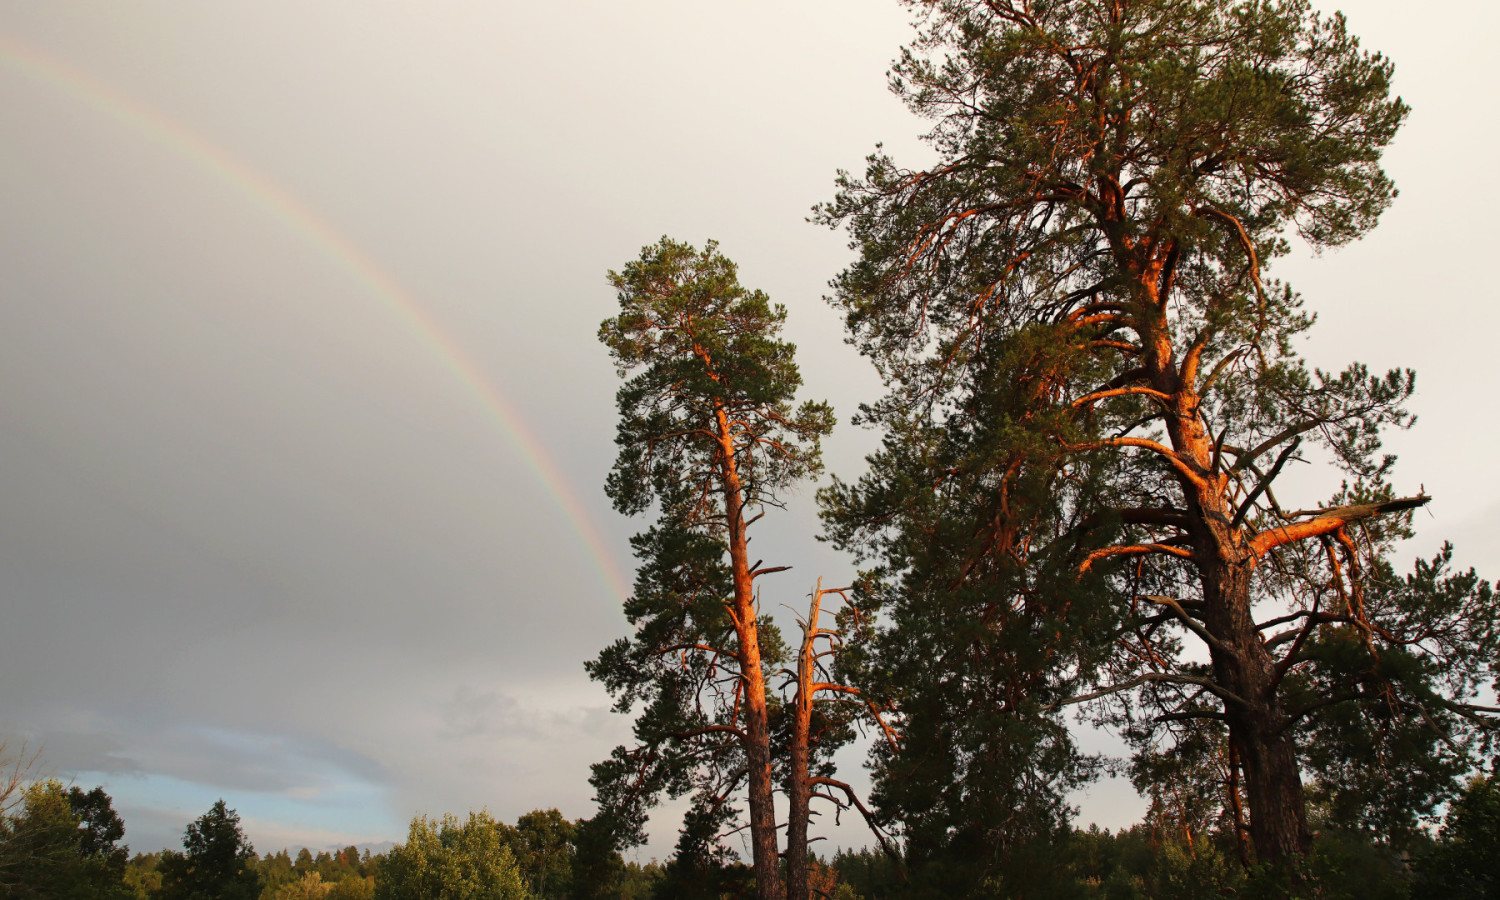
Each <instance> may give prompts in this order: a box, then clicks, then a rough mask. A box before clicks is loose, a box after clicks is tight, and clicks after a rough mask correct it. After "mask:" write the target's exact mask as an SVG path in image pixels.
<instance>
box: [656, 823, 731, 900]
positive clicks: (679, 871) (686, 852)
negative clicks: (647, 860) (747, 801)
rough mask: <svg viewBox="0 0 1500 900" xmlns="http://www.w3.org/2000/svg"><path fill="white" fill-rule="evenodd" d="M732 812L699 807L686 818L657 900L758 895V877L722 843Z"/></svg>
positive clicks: (716, 899)
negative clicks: (721, 835) (723, 833)
mask: <svg viewBox="0 0 1500 900" xmlns="http://www.w3.org/2000/svg"><path fill="white" fill-rule="evenodd" d="M729 819H730V815H729V811H728V810H725V809H723V808H722V807H720V808H717V809H714V808H706V807H703V806H697V805H695V806H694V807H693V808H692V809H690V810H689V811H688V813H687V815H686V816H684V817H683V821H682V830H681V832H680V833H679V835H678V838H677V847H676V849H675V850H674V851H673V853H672V858H671V859H670V860H668V861H667V864H666V865H665V866H663V867H662V877H661V881H659V882H657V884H656V888H655V891H654V893H653V894H652V896H653V897H656V898H659V900H678V898H681V900H720V898H736V897H751V896H754V887H755V878H754V875H753V874H752V873H751V871H750V869H749V868H747V867H746V866H745V865H744V864H743V863H740V862H738V861H736V860H735V859H734V855H733V854H732V853H730V852H729V851H728V850H727V849H726V848H725V847H724V846H723V844H722V843H721V842H720V839H719V834H720V832H721V831H723V829H724V827H725V826H726V825H727V824H728V822H729Z"/></svg>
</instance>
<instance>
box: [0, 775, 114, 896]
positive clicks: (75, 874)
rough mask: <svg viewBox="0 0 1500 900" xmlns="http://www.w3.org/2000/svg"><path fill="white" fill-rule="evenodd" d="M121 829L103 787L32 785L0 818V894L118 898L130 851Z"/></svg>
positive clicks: (54, 782)
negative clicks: (13, 807)
mask: <svg viewBox="0 0 1500 900" xmlns="http://www.w3.org/2000/svg"><path fill="white" fill-rule="evenodd" d="M124 835H125V825H124V823H123V822H121V821H120V817H119V815H117V814H116V813H115V810H114V806H113V804H112V803H111V801H110V797H109V795H108V794H106V793H105V792H104V789H103V788H94V789H93V790H91V791H87V792H85V791H83V790H82V789H80V788H77V787H73V788H64V787H63V785H62V784H61V783H60V782H57V781H54V780H46V781H39V782H35V783H33V784H31V785H29V786H27V787H26V788H25V790H24V791H22V793H21V804H20V807H19V809H18V810H16V811H14V812H13V813H12V814H11V815H6V816H0V896H4V897H14V898H16V900H23V898H38V900H41V898H53V897H55V898H68V900H121V898H124V897H126V896H128V892H127V890H126V888H125V886H124V884H123V879H124V876H125V865H126V859H127V856H128V854H129V850H128V849H127V848H126V847H124V846H121V845H120V844H119V840H120V839H121V838H122V837H124Z"/></svg>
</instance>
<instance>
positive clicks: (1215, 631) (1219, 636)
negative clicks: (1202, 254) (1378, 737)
mask: <svg viewBox="0 0 1500 900" xmlns="http://www.w3.org/2000/svg"><path fill="white" fill-rule="evenodd" d="M1153 277H1154V275H1153ZM1144 287H1145V292H1146V294H1147V295H1148V296H1150V297H1151V298H1152V300H1153V301H1154V300H1155V298H1156V293H1155V290H1154V288H1152V287H1151V286H1150V285H1149V282H1148V284H1147V285H1145V286H1144ZM1157 316H1158V318H1157V319H1156V327H1155V328H1153V329H1149V330H1148V333H1147V335H1146V336H1145V337H1146V340H1145V342H1144V343H1145V344H1146V348H1147V351H1148V352H1147V354H1146V357H1147V358H1146V365H1147V367H1148V369H1149V370H1150V371H1151V381H1152V382H1153V384H1154V386H1155V387H1156V388H1157V389H1158V390H1160V391H1161V392H1162V393H1163V394H1166V395H1167V396H1169V397H1170V398H1171V403H1170V413H1169V415H1167V416H1166V422H1165V424H1166V426H1167V433H1168V435H1169V438H1170V440H1171V445H1172V449H1173V450H1174V451H1175V452H1176V454H1177V457H1178V459H1179V460H1181V461H1182V463H1183V465H1184V466H1185V467H1186V469H1187V471H1181V470H1179V475H1178V480H1179V483H1180V484H1181V485H1182V488H1183V493H1184V495H1185V498H1186V500H1187V503H1186V506H1187V513H1188V519H1189V522H1190V526H1189V529H1188V530H1189V532H1190V534H1191V535H1192V542H1193V547H1192V553H1193V557H1192V558H1193V563H1194V565H1195V567H1196V568H1197V570H1198V574H1199V578H1200V579H1201V584H1202V589H1203V625H1204V628H1205V629H1206V630H1207V632H1208V633H1209V635H1210V636H1212V638H1213V639H1214V640H1213V641H1212V642H1211V644H1210V647H1209V653H1210V658H1211V659H1212V661H1213V671H1214V682H1215V683H1216V684H1217V685H1219V686H1220V687H1221V688H1224V689H1226V690H1227V691H1228V692H1229V693H1231V694H1232V695H1233V699H1231V698H1221V699H1222V700H1223V701H1224V712H1225V716H1226V718H1227V720H1228V725H1229V739H1230V741H1231V742H1232V743H1233V744H1234V747H1235V749H1236V750H1237V751H1238V753H1239V758H1240V764H1241V766H1242V767H1243V770H1244V775H1245V794H1246V798H1247V800H1248V801H1249V807H1250V839H1251V842H1252V843H1253V844H1254V846H1255V854H1256V857H1257V858H1258V860H1259V861H1260V862H1263V863H1271V864H1273V865H1277V864H1280V863H1282V862H1285V861H1289V860H1292V859H1296V858H1298V857H1301V856H1305V855H1306V854H1307V852H1308V851H1309V849H1310V847H1311V838H1310V835H1309V834H1308V830H1307V811H1306V801H1305V798H1304V797H1303V793H1302V779H1301V776H1300V773H1299V770H1298V765H1297V756H1296V748H1295V747H1294V746H1293V743H1292V738H1291V735H1290V734H1288V733H1287V732H1286V730H1285V724H1286V718H1285V716H1284V714H1283V712H1282V709H1281V703H1280V700H1279V698H1278V694H1277V688H1278V684H1277V681H1278V675H1277V672H1276V663H1275V661H1274V660H1273V658H1272V656H1271V653H1270V651H1269V650H1267V649H1266V646H1265V643H1264V642H1263V641H1262V640H1261V635H1260V632H1259V631H1258V630H1257V629H1256V627H1255V619H1254V617H1253V615H1252V614H1251V597H1250V581H1251V574H1252V572H1253V571H1254V569H1255V564H1256V562H1257V559H1256V554H1255V552H1254V551H1253V550H1252V549H1251V547H1250V546H1249V543H1248V542H1247V539H1246V536H1245V534H1244V532H1243V530H1241V529H1239V528H1235V527H1232V524H1231V523H1232V522H1233V520H1234V513H1235V509H1234V505H1233V504H1232V503H1231V502H1230V501H1229V498H1228V496H1227V493H1226V491H1227V488H1228V477H1227V476H1226V475H1224V474H1223V473H1222V472H1221V471H1219V465H1218V460H1217V456H1218V453H1219V449H1218V447H1217V445H1216V444H1215V441H1214V438H1213V436H1212V435H1210V434H1209V433H1208V432H1207V431H1206V430H1205V428H1204V426H1203V422H1202V420H1201V419H1200V418H1199V415H1198V405H1199V402H1200V400H1199V397H1198V396H1197V393H1196V392H1195V390H1194V381H1195V376H1194V375H1193V374H1192V371H1191V369H1190V368H1189V367H1188V366H1187V365H1186V364H1184V369H1185V370H1187V371H1179V370H1178V368H1177V367H1176V364H1175V363H1174V361H1173V348H1172V344H1171V341H1170V339H1169V338H1168V330H1167V328H1166V320H1165V315H1164V314H1162V313H1161V312H1160V307H1157Z"/></svg>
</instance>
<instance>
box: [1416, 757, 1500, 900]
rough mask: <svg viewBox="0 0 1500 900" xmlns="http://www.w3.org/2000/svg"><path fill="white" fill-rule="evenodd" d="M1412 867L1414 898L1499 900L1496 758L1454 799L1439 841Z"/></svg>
mask: <svg viewBox="0 0 1500 900" xmlns="http://www.w3.org/2000/svg"><path fill="white" fill-rule="evenodd" d="M1416 868H1417V878H1416V884H1415V886H1414V889H1413V891H1412V897H1413V898H1415V900H1439V898H1442V900H1495V898H1497V897H1500V757H1497V758H1496V759H1495V760H1492V761H1491V763H1490V771H1489V774H1488V775H1484V776H1480V777H1476V778H1474V779H1473V780H1472V781H1470V782H1469V785H1468V787H1467V788H1466V789H1465V790H1464V792H1463V793H1462V794H1460V795H1459V796H1458V797H1457V798H1456V799H1455V800H1454V801H1453V804H1452V806H1450V807H1449V810H1448V816H1447V819H1446V820H1445V821H1444V823H1443V830H1442V833H1441V835H1440V837H1439V840H1438V842H1437V843H1436V845H1435V846H1434V847H1433V848H1432V849H1431V850H1430V851H1429V852H1427V853H1426V854H1423V855H1421V856H1420V857H1419V858H1418V860H1417V866H1416Z"/></svg>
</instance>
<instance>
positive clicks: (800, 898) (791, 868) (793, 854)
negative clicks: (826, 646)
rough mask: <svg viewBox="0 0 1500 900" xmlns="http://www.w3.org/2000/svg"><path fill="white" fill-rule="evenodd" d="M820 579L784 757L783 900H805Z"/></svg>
mask: <svg viewBox="0 0 1500 900" xmlns="http://www.w3.org/2000/svg"><path fill="white" fill-rule="evenodd" d="M822 588H823V582H822V579H819V580H818V586H817V587H815V588H813V599H812V607H811V609H810V610H809V612H808V618H807V623H806V624H805V625H804V626H803V628H804V631H803V636H802V648H801V651H800V652H799V653H798V654H797V695H796V698H795V700H794V702H793V706H792V735H791V748H790V753H789V754H788V756H789V759H788V761H787V762H788V772H787V780H788V782H789V783H788V784H787V797H788V798H789V804H788V809H787V814H786V823H787V824H786V885H787V888H786V896H787V900H808V886H807V830H808V821H809V817H810V816H811V809H810V807H811V804H812V783H811V781H810V773H809V772H808V759H809V757H810V756H811V744H812V737H811V731H812V705H813V696H814V693H815V691H814V687H813V652H814V648H813V638H814V635H816V634H817V627H818V610H819V604H820V601H821V599H822Z"/></svg>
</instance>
